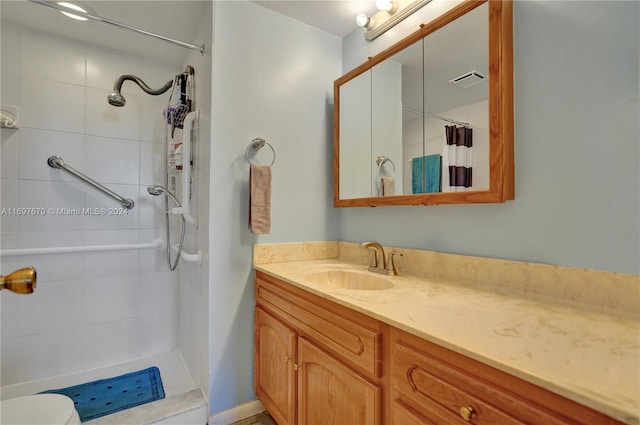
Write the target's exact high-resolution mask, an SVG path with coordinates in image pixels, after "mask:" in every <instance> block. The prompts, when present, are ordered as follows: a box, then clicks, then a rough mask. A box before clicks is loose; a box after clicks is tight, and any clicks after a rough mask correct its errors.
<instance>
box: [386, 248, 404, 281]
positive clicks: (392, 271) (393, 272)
mask: <svg viewBox="0 0 640 425" xmlns="http://www.w3.org/2000/svg"><path fill="white" fill-rule="evenodd" d="M396 255H398V256H400V257H402V256H403V254H402V253H401V252H395V251H394V252H390V253H389V259H388V260H387V274H389V275H390V276H397V275H398V270H397V269H396V262H395V260H394V259H393V257H394V256H396Z"/></svg>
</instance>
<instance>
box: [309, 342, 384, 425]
mask: <svg viewBox="0 0 640 425" xmlns="http://www.w3.org/2000/svg"><path fill="white" fill-rule="evenodd" d="M298 423H299V424H300V425H344V424H366V425H378V424H381V423H382V391H381V389H380V387H378V386H377V385H375V384H373V383H371V382H370V381H368V380H367V379H365V378H363V377H362V376H360V375H359V374H358V373H356V372H355V371H353V370H352V369H350V368H348V367H347V366H345V365H344V364H342V363H341V362H340V361H339V360H337V359H335V358H334V357H332V356H331V355H330V354H327V353H326V352H324V351H322V350H320V349H319V348H317V347H316V346H315V345H313V344H312V343H311V342H309V341H307V340H305V339H304V338H299V339H298Z"/></svg>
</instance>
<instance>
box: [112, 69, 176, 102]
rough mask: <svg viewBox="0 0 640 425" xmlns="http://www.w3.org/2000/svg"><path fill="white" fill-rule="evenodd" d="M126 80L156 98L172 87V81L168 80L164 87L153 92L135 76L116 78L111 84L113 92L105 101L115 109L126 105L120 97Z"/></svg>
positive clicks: (127, 75)
mask: <svg viewBox="0 0 640 425" xmlns="http://www.w3.org/2000/svg"><path fill="white" fill-rule="evenodd" d="M127 80H130V81H133V82H134V83H136V84H137V85H138V86H140V88H141V89H142V90H144V91H145V93H148V94H150V95H153V96H158V95H160V94H162V93H164V92H166V91H167V90H169V89H170V88H171V86H172V85H173V80H169V81H167V82H166V83H165V85H164V86H162V87H160V88H159V89H156V90H154V89H152V88H151V87H149V86H148V85H146V84H145V82H144V81H142V80H141V79H140V78H138V77H136V76H135V75H129V74H125V75H121V76H120V77H118V79H117V80H116V82H115V83H113V91H112V92H111V93H109V95H108V96H107V100H108V101H109V104H110V105H113V106H117V107H121V106H124V104H125V103H126V100H125V98H124V96H123V95H122V93H121V90H122V84H124V82H125V81H127Z"/></svg>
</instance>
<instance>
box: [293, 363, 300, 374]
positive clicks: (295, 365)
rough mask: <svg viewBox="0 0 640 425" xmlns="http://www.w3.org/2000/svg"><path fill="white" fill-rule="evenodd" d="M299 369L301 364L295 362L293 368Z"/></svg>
mask: <svg viewBox="0 0 640 425" xmlns="http://www.w3.org/2000/svg"><path fill="white" fill-rule="evenodd" d="M298 369H300V366H298V365H297V364H296V363H294V364H293V370H295V371H296V372H297V371H298Z"/></svg>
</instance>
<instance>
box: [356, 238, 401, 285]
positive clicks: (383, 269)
mask: <svg viewBox="0 0 640 425" xmlns="http://www.w3.org/2000/svg"><path fill="white" fill-rule="evenodd" d="M360 248H364V249H367V250H369V251H371V260H370V261H369V271H370V272H374V273H380V274H386V275H389V276H397V275H398V270H397V269H396V262H395V260H394V256H396V255H399V256H402V254H401V253H400V252H390V253H389V257H388V258H386V257H385V255H384V248H383V247H382V245H380V243H379V242H375V241H367V242H363V243H361V244H360ZM378 254H380V255H378ZM378 258H382V266H380V261H379V260H378Z"/></svg>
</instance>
